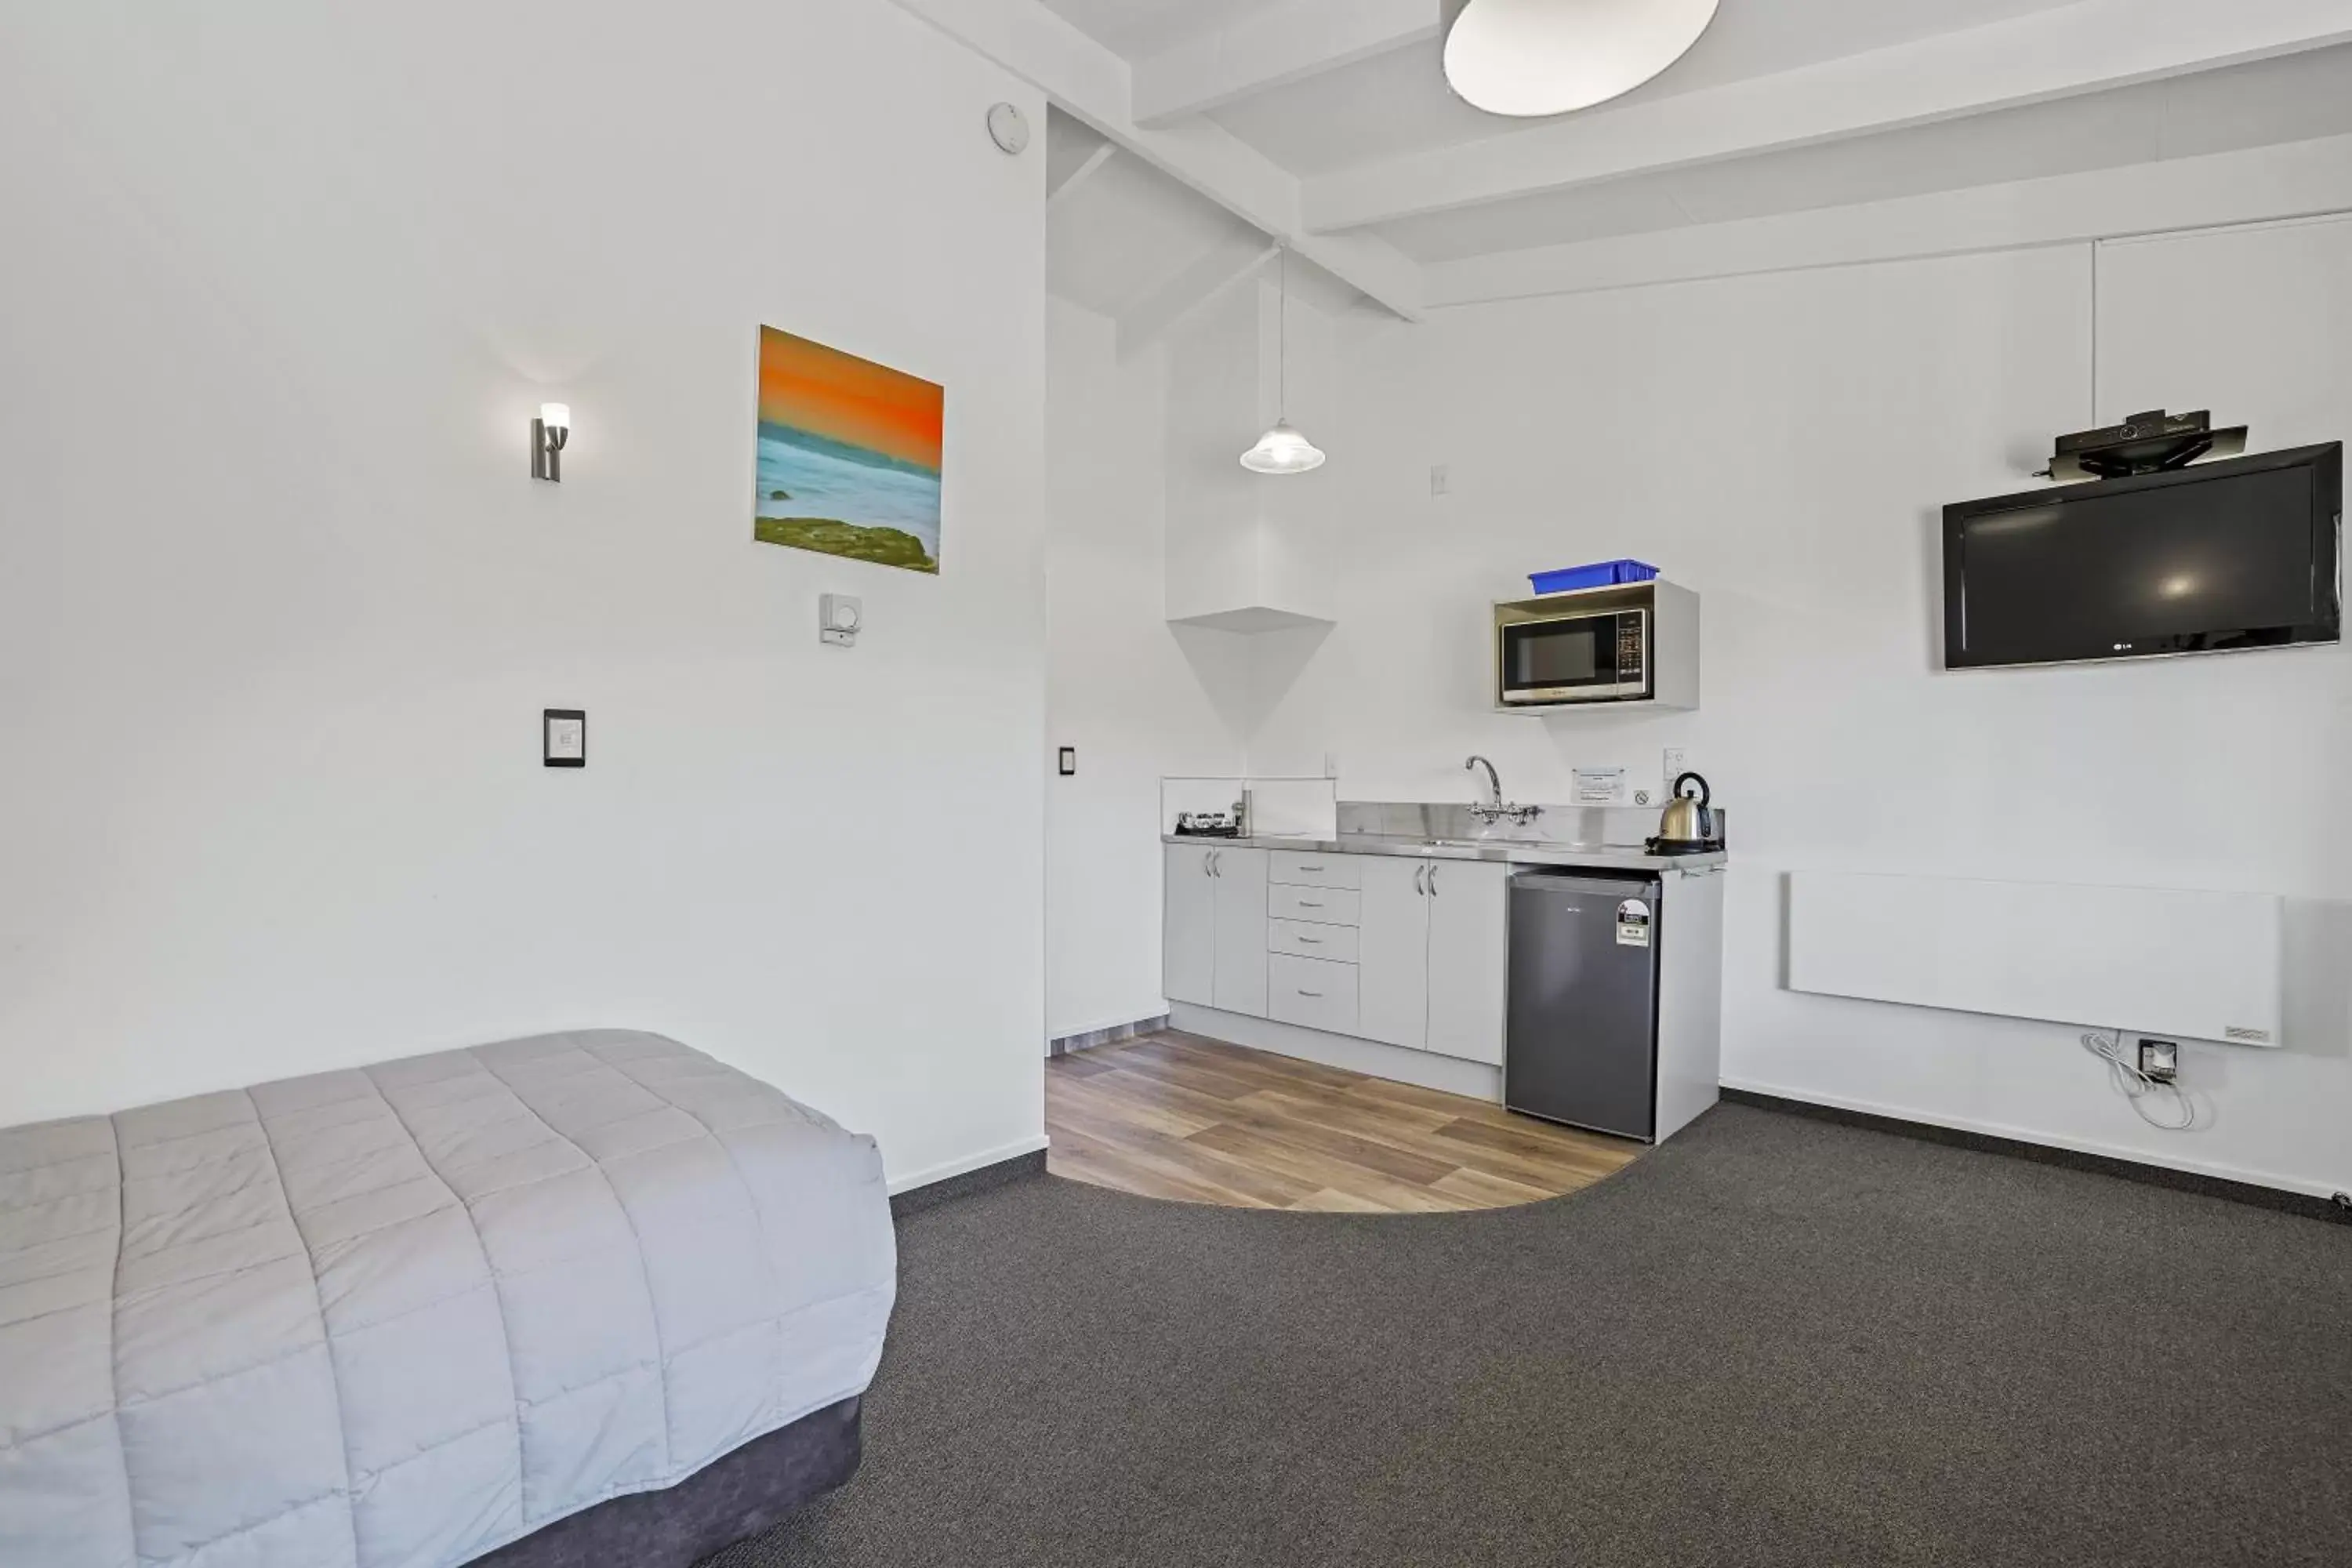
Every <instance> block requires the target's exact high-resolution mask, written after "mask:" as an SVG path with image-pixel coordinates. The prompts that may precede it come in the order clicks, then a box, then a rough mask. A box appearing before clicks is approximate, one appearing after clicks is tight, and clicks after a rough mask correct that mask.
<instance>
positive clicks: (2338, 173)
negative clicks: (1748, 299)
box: [1428, 136, 2352, 309]
mask: <svg viewBox="0 0 2352 1568" xmlns="http://www.w3.org/2000/svg"><path fill="white" fill-rule="evenodd" d="M2335 214H2352V136H2326V137H2320V138H2317V139H2315V140H2313V141H2309V142H2285V143H2280V144H2274V145H2271V146H2266V147H2253V148H2247V149H2244V150H2242V151H2238V152H2231V153H2205V154H2202V155H2200V156H2197V157H2191V158H2175V159H2170V160H2167V161H2164V162H2159V163H2139V164H2135V165H2133V166H2131V167H2129V168H2123V169H2093V170H2088V171H2085V172H2083V173H2080V174H2053V175H2049V176H2046V177H2044V178H2042V179H2038V180H2021V181H2017V182H2015V183H2012V184H2000V185H1980V186H1977V187H1975V188H1973V189H1968V190H1958V191H1937V192H1933V193H1931V194H1928V195H1916V196H1898V197H1895V198H1892V199H1890V200H1887V201H1881V202H1865V203H1860V204H1857V205H1853V206H1842V207H1823V208H1819V209H1816V210H1814V211H1811V212H1797V213H1777V214H1774V215H1773V216H1769V217H1756V218H1742V219H1739V220H1737V221H1735V222H1731V223H1717V224H1706V225H1701V226H1695V227H1684V228H1670V229H1661V230H1657V231H1655V232H1653V233H1648V234H1628V235H1619V236H1615V237H1611V238H1608V239H1591V240H1583V241H1580V242H1578V243H1576V244H1572V245H1549V246H1538V247H1530V248H1528V249H1526V250H1507V251H1501V252H1497V253H1496V254H1495V255H1492V256H1473V257H1465V258H1462V259H1461V260H1458V261H1441V262H1434V263H1432V264H1431V265H1430V267H1429V268H1428V277H1429V302H1430V306H1431V308H1432V309H1443V308H1444V307H1446V306H1450V305H1475V304H1485V303H1487V302H1490V301H1493V300H1526V299H1533V298H1536V297H1538V296H1541V295H1547V294H1589V293H1595V292H1598V291H1600V290H1602V289H1633V288H1642V287H1644V286H1647V285H1651V284H1658V283H1691V282H1699V281H1703V280H1706V279H1717V278H1740V277H1751V276H1754V275H1757V274H1759V273H1769V272H1800V271H1807V270H1811V269H1813V268H1823V267H1855V266H1862V265H1866V264H1868V263H1872V262H1880V261H1916V260H1924V259H1927V258H1934V257H1942V256H1967V255H1974V254H1979V253H1982V252H1985V251H1993V250H2021V249H2029V248H2032V247H2043V246H2054V245H2073V244H2083V243H2087V242H2090V241H2095V240H2119V239H2129V238H2137V237H2141V236H2146V235H2152V234H2169V233H2175V232H2178V231H2180V230H2184V229H2210V228H2221V227H2227V226H2231V225H2238V224H2249V223H2271V222H2277V221H2281V220H2293V219H2299V218H2312V217H2320V216H2329V215H2335Z"/></svg>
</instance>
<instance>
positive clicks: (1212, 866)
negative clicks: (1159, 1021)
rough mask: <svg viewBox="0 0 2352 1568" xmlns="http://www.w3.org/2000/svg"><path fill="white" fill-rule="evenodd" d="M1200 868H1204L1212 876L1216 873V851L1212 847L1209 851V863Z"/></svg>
mask: <svg viewBox="0 0 2352 1568" xmlns="http://www.w3.org/2000/svg"><path fill="white" fill-rule="evenodd" d="M1202 869H1204V870H1206V871H1207V872H1208V873H1209V875H1210V876H1212V877H1213V876H1215V875H1216V874H1217V852H1216V851H1215V850H1213V849H1212V850H1210V851H1209V863H1208V865H1207V866H1205V867H1204V868H1202Z"/></svg>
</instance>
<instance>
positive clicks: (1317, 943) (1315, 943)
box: [1298, 936, 1323, 947]
mask: <svg viewBox="0 0 2352 1568" xmlns="http://www.w3.org/2000/svg"><path fill="white" fill-rule="evenodd" d="M1298 940H1299V941H1301V942H1305V943H1306V944H1307V946H1309V947H1321V946H1322V945H1323V939H1322V938H1321V937H1319V936H1302V937H1300V938H1299V939H1298Z"/></svg>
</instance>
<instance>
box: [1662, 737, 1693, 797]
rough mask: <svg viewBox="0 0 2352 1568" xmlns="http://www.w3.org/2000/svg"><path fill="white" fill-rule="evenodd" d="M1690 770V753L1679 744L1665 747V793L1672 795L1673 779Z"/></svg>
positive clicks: (1673, 788)
mask: <svg viewBox="0 0 2352 1568" xmlns="http://www.w3.org/2000/svg"><path fill="white" fill-rule="evenodd" d="M1688 772H1690V753H1689V752H1687V751H1685V750H1684V749H1683V748H1682V747H1680V746H1668V747H1667V748H1666V793H1667V794H1668V795H1672V794H1673V793H1674V790H1675V780H1676V779H1678V778H1680V777H1682V776H1683V775H1684V774H1685V773H1688Z"/></svg>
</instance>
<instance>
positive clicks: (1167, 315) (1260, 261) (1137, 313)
mask: <svg viewBox="0 0 2352 1568" xmlns="http://www.w3.org/2000/svg"><path fill="white" fill-rule="evenodd" d="M1281 254H1282V247H1280V246H1278V245H1267V244H1265V241H1264V239H1263V238H1262V237H1260V236H1257V235H1248V236H1245V237H1237V238H1235V239H1234V240H1232V241H1230V242H1229V243H1226V244H1223V245H1220V246H1218V247H1215V248H1213V249H1212V250H1211V251H1210V252H1209V254H1208V255H1206V256H1204V257H1202V258H1201V259H1200V260H1198V261H1196V262H1194V263H1192V266H1190V267H1187V268H1184V270H1183V271H1181V272H1180V273H1178V274H1177V275H1176V276H1175V277H1174V278H1172V279H1169V281H1168V282H1167V283H1166V284H1165V285H1163V286H1162V287H1160V289H1156V290H1155V291H1154V292H1153V293H1152V294H1151V296H1150V298H1148V299H1146V300H1143V301H1142V302H1141V303H1139V304H1138V305H1135V306H1133V307H1131V308H1130V309H1129V310H1127V311H1126V312H1124V313H1123V314H1122V315H1120V317H1119V318H1118V357H1119V358H1121V359H1132V358H1133V357H1134V356H1135V355H1137V354H1139V353H1142V352H1143V351H1144V350H1145V349H1147V348H1150V346H1151V345H1152V344H1153V343H1155V342H1158V341H1159V340H1160V338H1162V337H1164V336H1166V335H1167V333H1168V331H1169V329H1171V327H1174V326H1175V325H1177V324H1178V323H1179V322H1181V321H1184V320H1185V319H1186V318H1188V317H1190V316H1191V315H1192V314H1193V312H1195V311H1197V310H1201V309H1202V308H1203V307H1205V306H1207V305H1208V304H1209V303H1210V302H1211V301H1213V300H1216V299H1218V298H1219V297H1220V296H1222V295H1223V293H1224V292H1225V290H1227V289H1231V288H1233V287H1234V285H1235V284H1237V283H1239V282H1241V281H1242V280H1243V279H1247V278H1252V277H1255V276H1256V275H1257V274H1258V273H1259V272H1261V271H1263V270H1265V266H1266V264H1267V263H1268V262H1270V261H1272V260H1273V259H1274V258H1276V257H1277V256H1279V255H1281Z"/></svg>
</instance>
